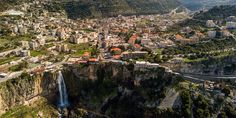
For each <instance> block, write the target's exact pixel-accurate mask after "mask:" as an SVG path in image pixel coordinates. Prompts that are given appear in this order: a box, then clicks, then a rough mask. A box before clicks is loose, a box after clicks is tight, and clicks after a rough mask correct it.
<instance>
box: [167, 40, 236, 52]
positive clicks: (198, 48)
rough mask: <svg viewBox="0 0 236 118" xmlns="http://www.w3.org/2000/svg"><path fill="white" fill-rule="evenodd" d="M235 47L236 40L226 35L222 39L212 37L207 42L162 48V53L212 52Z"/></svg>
mask: <svg viewBox="0 0 236 118" xmlns="http://www.w3.org/2000/svg"><path fill="white" fill-rule="evenodd" d="M234 47H236V41H235V39H234V38H232V37H228V38H226V39H223V40H216V39H212V40H210V41H208V42H202V43H197V44H187V45H184V46H182V45H180V46H178V47H172V48H166V49H164V50H163V54H168V55H175V54H189V53H196V54H204V53H205V54H206V53H207V52H210V51H212V52H214V51H217V50H224V49H230V48H234Z"/></svg>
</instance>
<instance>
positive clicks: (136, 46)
mask: <svg viewBox="0 0 236 118" xmlns="http://www.w3.org/2000/svg"><path fill="white" fill-rule="evenodd" d="M134 47H135V49H136V50H140V49H141V48H142V47H141V46H140V45H139V44H134Z"/></svg>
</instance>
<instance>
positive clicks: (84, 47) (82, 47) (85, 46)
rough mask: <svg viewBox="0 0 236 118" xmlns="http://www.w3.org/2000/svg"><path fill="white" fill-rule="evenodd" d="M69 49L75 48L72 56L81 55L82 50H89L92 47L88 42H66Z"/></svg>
mask: <svg viewBox="0 0 236 118" xmlns="http://www.w3.org/2000/svg"><path fill="white" fill-rule="evenodd" d="M68 47H69V49H72V50H75V51H76V52H75V53H74V54H72V56H82V55H83V54H84V52H91V51H92V47H91V46H90V45H89V44H88V43H84V44H70V43H68Z"/></svg>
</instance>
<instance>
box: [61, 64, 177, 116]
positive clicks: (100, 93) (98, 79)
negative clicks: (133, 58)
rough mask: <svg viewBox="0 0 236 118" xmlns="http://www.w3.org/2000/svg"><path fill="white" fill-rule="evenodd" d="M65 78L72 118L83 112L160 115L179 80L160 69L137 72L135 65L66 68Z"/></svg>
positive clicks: (119, 114) (107, 114)
mask: <svg viewBox="0 0 236 118" xmlns="http://www.w3.org/2000/svg"><path fill="white" fill-rule="evenodd" d="M63 75H64V77H65V83H66V85H67V89H68V93H69V98H70V102H71V105H72V106H71V109H72V111H71V115H72V114H74V115H75V114H78V113H79V111H78V108H83V109H84V110H87V111H92V114H93V115H94V114H99V115H104V116H110V117H115V118H126V117H136V118H139V117H145V116H146V115H150V116H155V115H157V114H158V113H157V112H156V111H155V109H156V108H157V106H158V104H159V103H160V101H161V100H162V99H163V98H164V97H165V94H166V92H167V91H168V90H169V89H168V88H169V87H171V86H172V85H173V83H175V82H178V81H179V80H178V78H180V77H178V76H177V75H173V74H172V73H168V72H166V70H165V69H164V68H161V67H159V68H155V69H139V70H135V69H134V65H133V64H124V65H123V64H119V63H100V64H93V65H80V66H78V65H73V66H67V67H65V68H64V70H63ZM76 109H77V110H76ZM145 112H147V113H146V114H145Z"/></svg>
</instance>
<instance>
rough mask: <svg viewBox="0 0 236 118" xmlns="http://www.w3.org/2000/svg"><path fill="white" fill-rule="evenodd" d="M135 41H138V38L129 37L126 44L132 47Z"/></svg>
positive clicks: (134, 36)
mask: <svg viewBox="0 0 236 118" xmlns="http://www.w3.org/2000/svg"><path fill="white" fill-rule="evenodd" d="M137 39H138V36H137V35H133V36H131V37H130V39H129V41H128V43H129V44H130V45H134V44H135V41H136V40H137Z"/></svg>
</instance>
